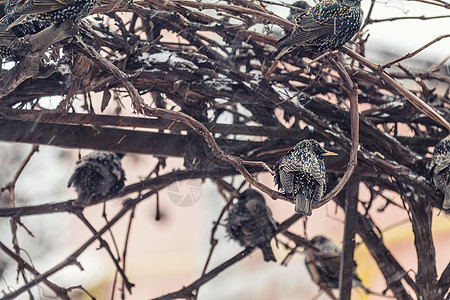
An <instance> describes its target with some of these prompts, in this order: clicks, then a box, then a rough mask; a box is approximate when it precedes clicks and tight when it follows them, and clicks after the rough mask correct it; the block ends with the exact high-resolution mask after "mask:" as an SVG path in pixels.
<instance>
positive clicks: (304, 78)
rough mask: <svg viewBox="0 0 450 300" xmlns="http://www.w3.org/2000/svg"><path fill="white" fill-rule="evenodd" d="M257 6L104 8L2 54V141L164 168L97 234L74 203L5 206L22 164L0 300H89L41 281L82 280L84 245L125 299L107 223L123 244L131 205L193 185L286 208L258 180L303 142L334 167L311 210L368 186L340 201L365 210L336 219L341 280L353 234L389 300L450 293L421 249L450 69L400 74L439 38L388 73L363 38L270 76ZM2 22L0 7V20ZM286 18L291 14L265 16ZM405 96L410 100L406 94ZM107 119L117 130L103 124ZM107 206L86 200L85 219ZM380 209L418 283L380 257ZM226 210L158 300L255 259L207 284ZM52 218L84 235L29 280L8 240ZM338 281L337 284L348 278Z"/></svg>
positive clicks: (128, 286) (268, 41) (277, 28)
mask: <svg viewBox="0 0 450 300" xmlns="http://www.w3.org/2000/svg"><path fill="white" fill-rule="evenodd" d="M428 2H430V3H428ZM431 2H432V3H431ZM267 3H269V2H268V1H248V0H229V1H221V2H219V3H205V2H199V1H189V0H170V1H159V0H140V1H134V2H126V1H119V2H117V1H101V5H99V6H97V7H96V8H95V9H94V10H93V12H92V13H91V16H90V17H89V18H86V19H84V20H83V21H82V22H81V24H79V26H78V27H77V28H76V29H78V31H76V30H75V31H74V28H73V26H71V24H69V23H64V24H63V26H59V27H58V28H55V27H52V28H49V29H48V30H46V31H42V32H41V33H39V35H33V36H26V37H24V38H22V39H20V40H18V41H17V42H16V43H15V44H13V45H12V46H11V47H16V48H17V49H15V50H17V51H16V53H17V57H16V58H13V59H10V60H13V61H14V62H11V61H10V62H8V63H6V64H4V66H3V69H2V70H1V73H0V109H1V115H0V123H1V127H0V140H3V141H8V142H23V143H33V144H45V145H53V146H59V147H69V148H88V149H98V150H107V151H118V152H122V153H140V154H147V155H153V156H155V157H158V159H159V163H158V165H157V167H156V168H155V170H153V171H152V172H151V176H149V178H147V179H145V180H143V181H140V182H137V183H134V184H130V185H128V186H127V187H125V189H124V190H122V191H121V192H120V194H119V195H118V196H117V197H120V198H123V197H131V198H130V199H127V200H126V201H125V202H124V204H123V206H122V208H121V209H120V210H119V211H118V212H116V213H115V215H114V216H113V217H112V218H110V219H108V220H107V221H106V224H105V225H104V226H103V227H101V228H100V229H95V227H94V226H92V224H91V223H90V221H89V220H88V218H87V217H86V216H85V215H84V212H83V209H81V208H79V207H75V206H72V205H71V204H70V203H71V202H70V201H64V202H60V203H46V204H42V205H31V206H17V205H16V203H15V198H14V191H15V185H14V183H15V182H16V181H17V179H18V178H19V176H20V175H21V173H22V171H23V167H25V166H26V164H27V162H28V160H29V159H30V158H31V157H32V156H33V155H36V154H35V152H36V151H37V147H35V148H33V151H32V152H31V153H30V155H29V157H28V158H27V160H25V161H24V163H23V167H22V168H20V169H19V171H18V172H17V173H16V176H14V177H13V179H12V180H10V182H9V183H8V184H5V185H4V187H3V188H2V192H3V191H8V192H9V194H8V195H9V197H10V201H9V202H10V203H9V204H8V206H7V207H5V208H1V209H0V216H1V217H3V218H8V219H9V220H10V221H11V231H12V235H13V236H14V238H13V248H14V250H10V249H9V247H8V246H7V245H6V243H4V242H0V248H1V250H2V251H3V252H4V253H5V254H6V255H7V256H8V257H9V259H10V260H12V261H15V262H16V263H17V265H18V269H19V272H20V274H22V277H23V284H22V285H21V286H19V287H18V288H17V289H15V290H13V291H9V292H7V293H6V294H5V299H12V298H14V297H16V296H18V295H20V294H22V293H24V292H26V291H29V290H30V289H31V288H32V287H34V286H36V285H40V284H43V285H46V286H47V287H48V288H50V289H51V290H52V291H53V293H54V294H55V295H57V296H58V297H60V298H63V299H69V294H70V293H71V292H72V291H73V290H76V289H82V290H84V288H83V287H81V286H75V287H72V288H63V287H61V286H58V285H56V284H55V283H53V282H51V281H50V280H49V277H50V276H51V275H53V274H55V273H57V272H59V271H61V270H62V269H64V268H66V267H67V266H69V265H77V266H79V267H81V264H80V262H79V261H78V257H79V256H80V255H81V254H82V253H83V252H84V251H85V250H86V249H87V248H88V247H90V246H91V245H92V244H93V243H94V242H95V241H99V242H100V245H101V247H102V248H104V249H105V250H106V252H107V253H108V255H109V256H110V257H111V259H112V260H113V262H114V265H115V267H116V269H117V272H118V274H119V276H120V277H121V278H122V282H123V285H122V289H121V292H122V296H123V297H125V295H126V294H127V293H131V292H132V290H133V283H132V282H131V281H132V280H130V279H129V278H128V277H127V272H126V265H125V259H126V249H127V246H125V247H124V248H125V249H124V252H123V255H122V257H121V256H120V255H118V254H114V253H113V251H112V249H110V245H109V244H108V242H107V241H106V240H105V239H104V238H103V237H102V236H103V235H104V234H105V233H107V232H110V229H111V228H112V227H113V226H114V225H115V224H116V223H117V222H118V221H120V220H122V219H123V218H124V217H125V216H129V217H130V219H129V221H128V222H129V223H128V228H129V230H128V232H127V233H126V240H128V237H129V231H130V230H131V224H132V223H133V218H134V212H135V209H137V206H138V204H139V203H141V202H142V201H145V200H146V199H148V198H149V197H151V196H153V195H158V196H157V197H158V199H159V192H160V191H161V190H162V189H164V188H166V187H167V186H168V185H170V184H171V183H174V182H176V181H180V180H185V179H192V178H202V179H206V178H210V179H212V180H213V181H214V183H215V184H216V185H217V186H218V187H219V190H220V192H221V194H222V195H223V196H224V197H225V198H227V203H230V201H233V198H234V197H235V196H236V195H237V193H238V191H239V189H240V188H242V186H241V187H240V188H238V187H235V186H234V185H233V184H232V183H231V184H230V182H228V181H227V180H225V179H224V177H227V176H234V178H242V177H243V178H244V179H245V181H246V182H248V183H249V184H251V185H253V186H255V187H256V188H258V189H260V190H261V191H262V192H264V193H266V194H267V195H268V196H269V197H270V198H273V199H281V200H286V201H290V200H289V199H287V198H286V197H285V196H284V195H282V194H281V193H279V192H278V191H276V190H274V188H273V185H271V183H266V182H263V181H262V180H261V179H260V178H258V177H257V176H256V175H257V174H259V173H263V172H269V173H271V172H272V170H271V168H270V167H271V166H273V165H274V163H275V161H276V159H277V158H278V157H279V156H280V155H282V154H284V153H285V152H286V151H287V150H288V149H289V148H291V147H292V146H294V145H295V144H296V143H297V142H298V141H299V140H301V139H305V138H315V139H317V140H319V141H321V142H323V143H325V145H326V147H327V149H330V150H332V151H334V152H337V153H339V157H338V158H336V159H331V160H329V161H328V162H327V173H328V174H330V178H329V186H330V188H329V192H328V193H327V195H325V197H324V201H323V202H321V203H319V204H318V205H317V207H315V208H318V207H320V206H322V205H324V204H325V203H327V202H329V201H335V202H336V203H337V204H338V205H339V206H341V207H343V208H344V207H345V205H346V204H345V200H349V199H344V198H345V197H344V196H343V194H344V193H342V190H343V189H344V188H345V187H347V189H348V190H352V189H353V190H355V189H356V190H358V188H359V187H360V186H364V187H366V188H367V189H368V190H369V191H370V193H371V196H370V197H369V198H368V199H364V196H362V195H358V194H356V195H355V194H354V193H350V192H347V193H346V194H347V195H353V196H348V197H349V198H351V197H353V198H355V197H356V198H357V200H359V202H360V203H361V204H362V206H360V207H359V209H356V207H357V206H356V205H357V203H356V202H355V203H354V206H353V208H349V207H350V206H348V207H347V210H346V214H347V217H348V218H346V220H348V221H346V223H345V226H346V235H345V240H344V255H343V257H344V261H343V262H342V264H343V265H344V266H346V265H350V266H351V263H349V260H352V259H353V248H354V245H353V244H351V243H349V241H350V240H352V238H353V236H352V232H354V231H356V232H357V233H358V234H359V235H360V236H361V238H362V240H363V242H364V244H365V245H366V246H367V248H368V249H369V251H370V253H371V255H372V257H373V258H374V260H375V261H376V263H377V265H378V268H379V269H380V271H381V273H382V274H383V277H384V279H385V282H386V289H387V290H390V291H391V293H392V295H393V296H394V297H397V298H399V299H412V298H414V297H417V298H420V297H422V298H424V299H441V298H442V297H443V295H444V294H445V293H446V291H445V289H444V288H440V289H439V288H438V287H442V286H444V287H445V286H446V285H445V284H446V283H448V280H449V279H448V278H449V277H450V276H449V272H448V267H447V269H446V270H445V271H444V272H443V273H442V275H441V276H438V274H437V271H436V259H435V253H434V244H433V240H432V234H431V223H432V211H433V209H434V210H439V209H442V199H443V197H442V195H441V194H440V193H438V192H437V191H436V190H435V189H434V188H433V187H432V186H431V184H430V182H429V180H428V176H429V175H428V173H427V171H426V165H427V163H428V161H429V157H430V154H431V152H430V150H431V149H430V147H433V146H434V145H435V144H436V143H437V142H438V141H439V140H440V139H441V138H443V137H445V136H446V135H447V134H448V133H449V130H450V124H449V122H448V120H450V110H449V90H450V89H449V88H445V87H446V86H448V84H450V77H449V76H448V74H446V73H445V72H444V71H442V69H443V67H442V66H443V65H444V64H445V63H446V60H443V61H441V62H438V63H436V64H434V65H432V66H431V67H429V68H428V69H427V70H425V71H423V70H419V71H415V70H408V69H407V68H405V67H404V66H403V65H402V64H403V62H404V61H405V60H407V59H411V58H412V57H414V56H415V55H416V54H417V53H420V52H421V51H423V50H424V49H426V48H427V47H429V46H430V45H432V44H434V43H437V42H439V41H440V40H442V39H446V38H448V37H449V35H443V36H439V37H435V39H434V40H432V41H431V42H429V43H427V44H425V45H424V46H423V47H420V48H419V49H417V51H412V52H411V53H410V54H406V55H403V56H401V57H399V58H397V59H393V60H392V61H391V62H387V63H385V64H384V65H383V66H380V65H376V64H374V63H373V62H371V61H369V60H368V59H367V58H365V55H364V52H365V50H366V35H365V31H362V33H361V34H360V35H358V36H357V38H356V39H355V41H354V43H353V44H352V45H351V48H352V49H350V48H349V47H344V48H343V49H341V50H340V51H339V52H338V57H336V55H335V53H326V54H325V55H323V56H321V57H319V58H317V57H309V58H308V55H307V54H306V53H305V57H304V58H301V57H299V56H291V55H289V56H285V57H284V58H283V60H282V61H280V62H277V63H275V64H274V62H273V52H274V51H275V47H274V45H275V42H276V40H277V39H278V38H279V37H280V36H281V34H283V31H287V30H290V29H291V28H292V24H291V23H290V22H289V21H287V20H285V19H284V18H281V17H279V16H277V15H276V14H275V13H274V12H273V11H271V9H273V8H272V6H268V5H267ZM270 4H273V3H272V2H270ZM430 4H432V5H437V6H439V7H442V9H443V10H444V11H445V9H448V7H443V6H442V5H440V4H442V3H441V1H427V3H423V5H424V6H426V5H430ZM374 5H375V1H372V5H371V7H370V11H369V13H368V14H367V16H366V20H365V22H364V25H363V30H366V29H369V30H370V26H371V24H373V23H380V22H390V21H393V20H394V18H389V19H384V20H381V19H372V16H371V12H372V9H373V7H374ZM3 6H4V1H0V8H1V10H3ZM282 6H286V5H284V4H277V5H276V6H273V7H282ZM445 17H446V16H438V17H436V18H439V19H441V18H445ZM422 20H423V21H426V20H428V19H427V18H423V19H422ZM72 25H73V24H72ZM69 29H70V30H69ZM75 32H77V33H76V34H75ZM38 41H39V42H38ZM24 45H28V46H26V47H25V46H24ZM49 45H51V47H50V46H49ZM18 49H20V51H19V50H18ZM24 52H26V55H24ZM447 58H448V57H447ZM5 61H6V60H5ZM394 67H395V69H394ZM410 82H414V83H415V84H416V88H406V87H405V86H406V83H410ZM443 86H444V88H442V87H443ZM408 87H409V86H408ZM99 95H102V96H101V97H99ZM49 97H53V99H57V105H56V107H53V106H50V105H49V104H48V102H47V101H46V99H49ZM114 104H116V105H115V106H116V107H115V114H114V115H110V114H106V113H105V111H111V109H113V106H114ZM95 107H100V110H98V109H94V108H95ZM224 120H225V121H224ZM55 132H56V134H55ZM142 141H146V142H142ZM147 141H148V142H147ZM161 145H164V147H162V146H161ZM167 157H183V158H184V161H185V163H184V165H185V167H184V170H178V171H172V172H169V171H166V172H164V174H163V175H161V174H159V173H160V169H163V167H164V165H165V158H167ZM198 161H200V163H198ZM352 175H353V177H352ZM355 178H356V179H355ZM233 183H234V182H233ZM390 192H391V194H392V193H395V194H396V195H400V196H401V199H402V201H401V203H400V204H398V203H395V201H394V200H393V199H392V197H391V196H386V195H391V194H389V193H390ZM117 197H109V198H108V197H106V198H98V199H97V198H96V199H94V201H93V202H92V203H91V206H93V205H96V204H98V203H101V202H107V201H110V200H112V199H115V198H117ZM375 199H376V200H375ZM375 201H377V202H382V203H383V204H384V208H382V209H381V210H385V209H386V208H387V207H389V206H395V205H397V206H399V207H400V208H401V209H403V210H404V211H406V213H407V215H408V216H409V219H410V222H411V224H412V228H413V231H414V238H415V246H416V250H417V259H418V264H419V266H418V269H417V274H416V275H415V276H414V278H413V277H411V275H410V274H409V273H408V272H406V271H405V269H404V268H403V267H402V266H401V265H400V264H399V263H398V261H397V260H396V258H395V257H394V255H392V253H390V251H389V249H388V247H386V245H385V244H384V241H383V238H382V236H381V234H380V233H379V232H378V227H377V225H376V224H375V221H374V220H373V218H372V214H373V207H374V202H375ZM347 202H348V201H347ZM227 207H228V206H227V205H225V206H224V208H223V210H222V213H221V214H220V217H219V218H218V220H217V222H216V226H215V227H213V230H212V233H211V250H210V253H209V257H208V260H207V263H206V265H205V267H204V271H203V274H202V276H201V277H200V278H199V279H198V280H196V281H195V282H193V283H192V284H190V285H188V286H186V287H184V288H183V289H181V290H179V291H177V292H174V293H170V294H167V295H164V296H161V297H159V298H158V299H174V298H176V297H184V298H192V297H196V296H197V294H198V290H199V288H200V287H201V286H202V285H203V284H205V283H206V282H208V281H209V280H210V279H212V278H214V277H215V276H217V275H219V274H220V273H221V272H222V271H223V270H225V269H226V268H228V267H229V266H231V265H233V264H234V263H236V262H238V261H240V260H241V259H243V258H245V257H247V256H248V255H249V254H250V253H252V251H253V249H250V248H247V249H245V250H243V251H242V252H241V253H239V254H238V255H236V256H234V257H232V258H231V259H229V260H228V261H226V262H225V263H223V264H221V265H219V266H218V267H216V268H214V269H212V270H211V271H209V272H207V271H206V270H207V266H208V264H209V258H210V257H211V255H212V253H213V251H214V249H215V245H216V244H217V241H218V240H217V239H216V238H215V231H216V229H217V224H219V223H220V221H221V219H222V217H223V215H224V214H225V213H226V210H227ZM361 207H363V210H362V209H361ZM61 212H68V213H70V214H72V215H74V216H76V217H77V218H78V219H79V220H81V221H82V222H83V224H84V225H85V226H86V228H88V229H89V231H90V232H91V234H92V235H91V236H90V237H89V238H88V239H87V240H86V242H85V243H83V244H82V245H81V246H80V247H79V248H77V249H76V250H75V251H73V252H72V253H71V254H70V255H69V256H67V257H66V258H65V259H64V260H62V261H61V262H59V263H55V264H54V267H52V268H50V269H48V270H47V271H45V272H43V273H40V272H38V271H37V269H36V268H35V267H34V266H33V264H32V263H31V262H27V260H26V258H25V257H24V256H23V255H22V254H21V251H20V246H19V242H18V240H17V238H16V237H15V236H16V231H17V230H18V228H24V230H27V229H26V227H25V226H24V225H23V224H22V223H21V219H23V218H26V217H27V216H33V215H39V214H49V216H52V214H54V213H61ZM351 215H353V217H352V216H351ZM299 219H300V216H298V215H295V216H293V217H291V218H288V219H286V221H285V222H283V223H282V224H281V226H280V230H279V232H285V231H286V230H287V229H288V228H289V227H290V226H291V225H293V224H294V223H295V222H296V221H298V220H299ZM351 220H353V221H351ZM30 234H31V232H30ZM298 238H299V237H298V236H296V235H294V236H292V235H289V234H288V235H286V243H285V245H286V247H287V248H288V247H289V245H288V244H289V242H294V243H295V244H296V247H308V244H307V243H303V242H301V241H302V240H301V239H300V242H299V239H298ZM125 245H128V244H127V243H125ZM424 249H428V250H429V251H424ZM348 251H351V254H350V255H348V253H349V252H348ZM294 252H295V251H293V253H294ZM425 252H426V253H425ZM346 254H347V255H346ZM81 268H82V267H81ZM341 271H342V272H343V273H341V274H348V272H352V268H347V269H345V267H344V270H341ZM346 272H347V273H346ZM28 274H31V276H32V279H31V280H28V279H27V278H28V277H29V275H28ZM447 287H448V284H447ZM343 289H347V291H346V292H345V291H341V296H342V295H347V296H342V298H343V299H345V298H347V297H349V292H350V289H351V285H350V286H349V285H347V287H346V288H343ZM327 292H329V291H327ZM330 293H331V292H330ZM413 294H414V296H413ZM30 295H31V294H30ZM331 295H332V294H331Z"/></svg>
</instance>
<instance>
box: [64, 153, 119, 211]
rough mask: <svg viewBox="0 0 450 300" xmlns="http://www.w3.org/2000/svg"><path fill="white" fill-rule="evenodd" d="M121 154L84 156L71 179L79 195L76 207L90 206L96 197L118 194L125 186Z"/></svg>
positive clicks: (70, 182)
mask: <svg viewBox="0 0 450 300" xmlns="http://www.w3.org/2000/svg"><path fill="white" fill-rule="evenodd" d="M123 156H124V155H123V154H121V153H111V152H102V151H94V152H91V153H89V154H88V155H86V156H83V157H82V158H81V159H80V160H79V161H78V162H77V166H76V169H75V172H74V173H73V174H72V176H71V177H70V179H69V182H68V187H70V186H71V185H72V184H73V186H74V187H75V189H76V191H77V193H78V199H77V200H76V201H74V203H73V204H74V205H79V206H88V205H89V204H90V203H91V201H92V198H93V197H95V196H106V195H115V194H117V193H118V192H119V191H120V190H121V189H122V188H123V186H124V181H125V173H124V171H123V169H122V164H121V161H120V160H121V159H122V157H123Z"/></svg>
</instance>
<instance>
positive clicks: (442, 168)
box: [429, 135, 450, 209]
mask: <svg viewBox="0 0 450 300" xmlns="http://www.w3.org/2000/svg"><path fill="white" fill-rule="evenodd" d="M429 170H430V172H431V182H432V183H433V185H434V186H435V187H436V188H437V189H438V190H440V191H441V192H442V193H444V203H443V204H442V207H443V208H444V209H450V135H448V136H447V137H446V138H444V139H443V140H441V141H440V142H439V143H438V144H437V145H436V147H435V148H434V153H433V158H432V159H431V162H430V165H429Z"/></svg>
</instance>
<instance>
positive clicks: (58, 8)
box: [0, 0, 99, 37]
mask: <svg viewBox="0 0 450 300" xmlns="http://www.w3.org/2000/svg"><path fill="white" fill-rule="evenodd" d="M98 2H99V0H9V1H8V2H7V4H6V5H5V16H4V17H3V18H2V20H1V21H0V24H6V27H4V28H2V29H0V31H11V32H12V33H14V35H15V36H16V37H23V36H25V35H27V34H35V33H38V32H39V31H41V30H43V29H45V28H47V27H49V26H51V25H53V24H59V23H62V22H64V21H67V20H73V21H74V22H75V23H77V22H79V21H80V20H81V19H82V18H84V17H86V16H87V15H88V14H89V13H90V12H91V10H92V9H93V8H94V7H95V6H96V5H97V3H98Z"/></svg>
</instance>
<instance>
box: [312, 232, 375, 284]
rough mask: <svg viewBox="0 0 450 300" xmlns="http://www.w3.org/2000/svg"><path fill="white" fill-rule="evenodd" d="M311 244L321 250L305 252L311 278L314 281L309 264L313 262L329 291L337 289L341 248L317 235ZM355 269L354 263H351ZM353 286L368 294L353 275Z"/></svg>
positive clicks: (359, 280)
mask: <svg viewBox="0 0 450 300" xmlns="http://www.w3.org/2000/svg"><path fill="white" fill-rule="evenodd" d="M310 242H311V244H312V245H313V246H315V247H316V248H317V249H319V250H321V252H320V253H317V252H314V251H312V250H311V251H310V250H308V251H307V257H306V258H305V265H306V269H307V270H308V272H309V274H310V275H311V277H312V278H313V279H314V276H313V272H312V270H311V264H312V263H313V260H314V265H315V266H316V270H317V273H318V274H317V275H319V279H320V281H321V282H322V283H324V284H325V285H326V286H327V287H329V288H330V289H337V288H339V269H340V265H341V254H342V250H341V248H340V247H339V246H338V245H336V244H335V243H333V242H332V241H331V240H330V239H328V238H326V237H324V236H322V235H318V236H316V237H314V238H313V239H312V240H311V241H310ZM353 264H354V268H355V269H356V263H355V262H353ZM353 286H359V287H361V288H362V289H364V290H365V291H367V292H369V290H368V289H367V288H365V287H364V286H363V284H362V282H361V279H359V277H358V276H357V275H356V273H354V278H353Z"/></svg>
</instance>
